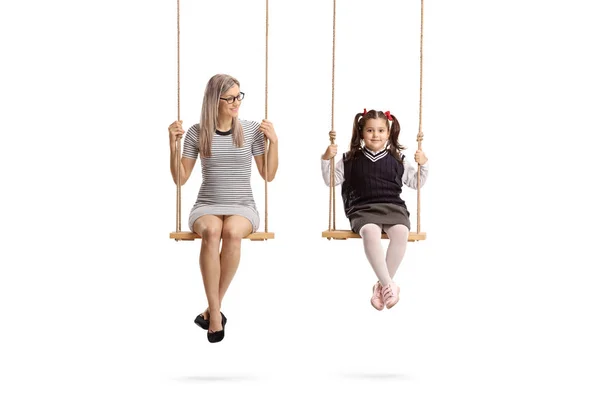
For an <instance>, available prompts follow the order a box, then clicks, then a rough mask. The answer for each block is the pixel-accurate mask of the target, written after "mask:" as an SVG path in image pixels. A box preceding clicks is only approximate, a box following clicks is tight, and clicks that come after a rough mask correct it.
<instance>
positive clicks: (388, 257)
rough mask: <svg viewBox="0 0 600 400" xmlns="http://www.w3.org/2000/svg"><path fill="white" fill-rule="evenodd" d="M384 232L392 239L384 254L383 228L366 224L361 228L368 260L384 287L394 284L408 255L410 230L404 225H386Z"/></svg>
mask: <svg viewBox="0 0 600 400" xmlns="http://www.w3.org/2000/svg"><path fill="white" fill-rule="evenodd" d="M383 230H384V232H385V233H387V234H388V237H389V238H390V244H389V245H388V249H387V253H386V254H385V256H384V254H383V247H382V245H381V228H380V227H379V226H377V225H375V224H366V225H364V226H363V227H362V228H360V232H359V235H360V236H361V237H362V238H363V245H364V247H365V254H366V256H367V260H369V263H370V264H371V267H373V271H375V275H377V278H378V279H379V283H380V284H381V285H382V286H386V285H388V284H389V283H391V282H392V279H393V278H394V275H396V271H398V267H399V266H400V263H401V262H402V259H403V258H404V253H406V245H407V243H408V228H407V227H406V226H404V225H384V226H383Z"/></svg>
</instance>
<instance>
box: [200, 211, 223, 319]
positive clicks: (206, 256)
mask: <svg viewBox="0 0 600 400" xmlns="http://www.w3.org/2000/svg"><path fill="white" fill-rule="evenodd" d="M222 230H223V219H222V217H220V216H216V215H204V216H202V217H200V218H198V219H197V220H196V221H195V222H194V232H196V233H198V234H199V235H200V236H202V240H201V247H200V272H201V273H202V281H203V282H204V291H205V292H206V298H207V300H208V310H206V311H205V312H204V319H208V316H209V313H210V315H218V316H220V315H221V311H220V310H221V298H220V296H219V281H220V279H221V261H220V260H219V243H220V242H221V234H222ZM219 323H220V321H219ZM217 328H218V327H217ZM221 329H222V328H221ZM217 330H218V329H217Z"/></svg>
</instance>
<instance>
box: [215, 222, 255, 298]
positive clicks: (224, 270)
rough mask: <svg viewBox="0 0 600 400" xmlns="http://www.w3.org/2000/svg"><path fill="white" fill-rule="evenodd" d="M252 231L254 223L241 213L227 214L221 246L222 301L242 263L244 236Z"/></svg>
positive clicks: (220, 286)
mask: <svg viewBox="0 0 600 400" xmlns="http://www.w3.org/2000/svg"><path fill="white" fill-rule="evenodd" d="M250 233H252V224H251V223H250V221H248V219H247V218H244V217H242V216H239V215H229V216H225V220H224V221H223V235H222V238H223V245H222V247H221V280H220V282H219V295H220V301H223V297H225V292H227V289H228V288H229V285H230V284H231V281H232V280H233V277H234V276H235V273H236V272H237V269H238V265H239V264H240V251H241V248H242V238H244V237H246V236H248V235H249V234H250Z"/></svg>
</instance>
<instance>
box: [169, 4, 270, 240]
mask: <svg viewBox="0 0 600 400" xmlns="http://www.w3.org/2000/svg"><path fill="white" fill-rule="evenodd" d="M265 3H266V4H265V7H266V10H265V119H268V115H269V114H268V112H269V106H268V98H269V0H265ZM180 19H181V9H180V0H177V121H180V120H181V67H180V66H181V61H180V60H181V39H180V36H181V29H180V26H181V25H180ZM264 139H265V153H264V163H263V168H264V175H265V234H264V235H261V234H251V235H250V236H249V238H250V239H251V240H265V239H269V238H273V237H274V236H273V234H270V235H267V233H268V232H269V231H268V229H269V228H268V227H269V190H268V171H269V169H268V166H269V163H268V158H269V157H268V156H269V140H268V139H267V136H266V135H265V136H264ZM175 152H176V153H177V154H176V162H177V179H176V180H177V202H176V232H175V233H176V235H175V236H173V235H171V236H172V237H173V238H174V239H175V240H181V237H185V239H183V240H193V239H194V236H195V235H194V234H193V233H192V232H189V233H190V235H184V236H181V235H179V234H181V233H182V232H181V136H178V137H177V141H176V142H175ZM254 238H257V239H254Z"/></svg>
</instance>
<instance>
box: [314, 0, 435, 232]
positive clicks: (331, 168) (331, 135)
mask: <svg viewBox="0 0 600 400" xmlns="http://www.w3.org/2000/svg"><path fill="white" fill-rule="evenodd" d="M424 3H425V0H421V35H420V53H419V131H418V134H417V142H418V149H419V150H421V142H422V141H423V131H422V121H423V119H422V116H423V25H424V20H425V18H424V16H425V13H424ZM335 39H336V0H333V52H332V57H331V64H332V71H331V131H330V132H329V140H330V143H331V144H335V136H336V135H335V130H334V105H335ZM332 228H333V230H334V231H335V230H336V229H335V157H332V158H331V159H330V165H329V231H331V230H332ZM416 233H417V234H416V236H417V237H420V236H421V168H420V167H419V165H417V232H416ZM345 236H346V235H336V237H335V238H339V239H344V238H345ZM324 237H327V239H331V238H332V236H330V235H329V234H327V235H326V233H325V232H324ZM348 237H356V235H350V236H348ZM423 238H424V237H423ZM416 240H417V239H416Z"/></svg>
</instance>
